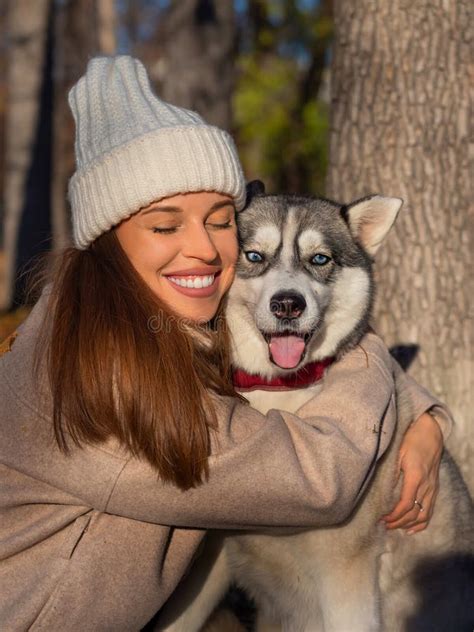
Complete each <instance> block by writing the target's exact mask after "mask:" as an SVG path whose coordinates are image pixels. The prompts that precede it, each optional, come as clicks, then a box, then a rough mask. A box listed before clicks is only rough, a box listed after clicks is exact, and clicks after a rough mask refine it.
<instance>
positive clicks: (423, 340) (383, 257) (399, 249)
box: [327, 0, 474, 490]
mask: <svg viewBox="0 0 474 632" xmlns="http://www.w3.org/2000/svg"><path fill="white" fill-rule="evenodd" d="M473 8H474V5H473V3H472V0H432V1H431V2H407V1H406V0H393V2H373V1H371V0H358V2H352V1H351V0H338V1H337V2H336V7H335V25H336V37H335V47H334V58H333V68H332V79H331V80H332V123H331V132H330V162H329V172H328V185H327V194H328V195H329V196H331V197H334V198H336V199H341V200H343V201H349V200H352V199H354V198H356V197H359V196H363V195H366V194H368V193H373V192H381V193H384V194H387V195H394V196H399V197H402V198H403V199H404V201H405V205H404V208H403V209H402V212H401V214H400V217H399V219H398V221H397V225H396V228H395V230H394V233H393V234H392V235H391V236H390V238H389V240H388V242H387V244H386V245H384V246H383V247H382V249H381V254H380V258H379V261H378V264H377V276H378V287H379V290H378V300H377V305H376V323H377V328H378V330H379V331H380V332H381V334H382V335H383V337H384V339H385V340H386V342H387V343H388V344H389V345H392V344H407V343H408V344H416V345H419V353H418V356H417V358H416V361H415V364H414V366H413V374H414V376H415V377H416V378H417V379H418V381H419V382H421V383H422V384H423V385H425V386H426V387H428V388H430V389H431V390H432V392H433V393H435V394H436V395H437V396H438V397H440V398H441V399H442V400H443V401H445V402H446V403H447V404H448V406H449V407H450V408H451V410H452V411H453V413H454V416H455V419H456V424H457V427H456V429H455V432H454V434H453V438H452V440H451V441H450V442H449V445H450V446H451V447H452V448H454V452H455V454H456V456H457V458H458V460H459V459H460V464H461V467H462V469H463V472H464V475H465V476H466V478H468V481H469V484H470V487H471V490H474V472H473V469H472V456H473V430H472V428H473V425H472V423H473V412H472V411H473V410H474V400H473V397H474V383H473V379H474V370H473V368H474V367H473V357H472V342H473V341H472V333H473V331H474V328H473V322H472V297H473V296H474V285H473V278H472V253H473V250H474V243H473V241H474V240H473V228H474V222H473V217H474V205H473V200H474V192H473V187H472V174H473V173H474V169H473V163H472V138H473V118H472V106H473V91H472V86H473V85H474V76H473V64H472V50H473V49H472V43H473V41H474V15H473ZM470 108H471V114H470V111H469V110H470ZM469 139H470V140H469ZM469 142H471V144H469ZM470 150H471V154H470V153H469V151H470Z"/></svg>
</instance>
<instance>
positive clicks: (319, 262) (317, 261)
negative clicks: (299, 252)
mask: <svg viewBox="0 0 474 632" xmlns="http://www.w3.org/2000/svg"><path fill="white" fill-rule="evenodd" d="M330 261H331V257H328V255H323V254H322V253H321V252H318V253H317V254H315V255H314V257H313V258H312V259H311V263H314V265H316V266H325V265H326V264H327V263H329V262H330Z"/></svg>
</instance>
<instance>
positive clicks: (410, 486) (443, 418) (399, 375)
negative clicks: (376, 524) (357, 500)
mask: <svg viewBox="0 0 474 632" xmlns="http://www.w3.org/2000/svg"><path fill="white" fill-rule="evenodd" d="M394 373H395V376H396V385H397V389H398V390H401V391H404V397H408V398H409V400H410V402H411V404H412V408H413V410H414V414H413V419H414V420H413V422H412V423H411V425H410V426H409V428H408V430H407V431H406V433H405V436H404V438H403V442H402V444H401V446H400V453H399V459H398V463H399V469H398V475H399V476H400V474H401V473H403V485H402V491H401V495H400V499H399V501H398V502H397V504H396V505H395V507H394V508H393V509H392V511H391V512H390V513H389V514H387V515H385V516H383V520H384V521H385V525H386V527H387V529H397V528H403V529H407V530H408V533H409V534H412V533H416V532H418V531H423V530H424V529H426V527H427V526H428V524H429V521H430V519H431V516H432V515H433V510H434V505H435V501H436V496H437V494H438V488H439V466H440V463H441V456H442V453H443V438H444V439H446V438H447V437H448V436H449V434H450V432H451V430H452V426H453V419H452V416H451V413H450V412H449V410H448V409H447V408H446V407H445V406H444V405H443V404H442V403H441V402H439V401H438V400H437V399H435V398H434V397H433V396H432V395H430V393H429V392H428V391H427V390H426V389H424V388H423V387H422V386H420V385H419V384H417V383H416V382H415V380H414V379H413V378H411V377H410V376H408V375H406V373H404V371H403V370H402V369H401V367H400V366H399V365H398V363H397V362H395V361H394ZM415 500H416V501H417V502H416V503H415Z"/></svg>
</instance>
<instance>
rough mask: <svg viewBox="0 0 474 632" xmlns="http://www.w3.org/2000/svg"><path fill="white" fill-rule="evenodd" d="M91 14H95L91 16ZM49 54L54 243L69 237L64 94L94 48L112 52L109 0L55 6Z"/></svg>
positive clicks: (70, 154) (69, 161)
mask: <svg viewBox="0 0 474 632" xmlns="http://www.w3.org/2000/svg"><path fill="white" fill-rule="evenodd" d="M91 15H92V16H95V18H96V19H92V20H91ZM55 31H56V55H55V58H54V75H55V97H54V151H53V155H54V159H53V179H52V209H51V211H52V224H53V248H54V250H58V249H61V248H63V247H65V246H67V245H70V243H71V218H70V210H69V206H68V204H67V184H68V181H69V178H70V177H71V175H72V174H73V172H74V160H75V159H74V121H73V117H72V114H71V112H70V110H69V106H68V102H67V95H68V92H69V90H70V89H71V88H72V86H73V85H74V84H75V83H76V81H77V80H78V79H79V78H80V77H81V76H82V75H83V74H84V72H85V71H86V67H87V61H88V59H89V58H90V57H92V56H93V55H94V54H98V53H102V54H107V55H111V54H114V52H115V48H116V12H115V7H114V4H113V1H112V0H99V1H98V2H96V1H95V0H72V1H71V0H69V1H68V2H63V3H61V4H60V5H58V6H57V7H56V14H55Z"/></svg>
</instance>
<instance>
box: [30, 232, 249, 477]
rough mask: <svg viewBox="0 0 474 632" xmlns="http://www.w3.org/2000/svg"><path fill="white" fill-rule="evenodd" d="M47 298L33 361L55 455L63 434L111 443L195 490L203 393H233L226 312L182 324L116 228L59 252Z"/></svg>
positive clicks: (207, 408)
mask: <svg viewBox="0 0 474 632" xmlns="http://www.w3.org/2000/svg"><path fill="white" fill-rule="evenodd" d="M49 300H50V304H49V307H48V317H47V318H48V321H49V326H48V328H47V329H48V333H47V337H46V335H45V336H44V337H43V340H42V342H41V341H40V344H39V346H38V349H37V354H38V355H37V358H39V357H40V356H41V355H42V356H43V358H45V359H46V362H47V369H48V376H49V382H50V386H51V391H52V398H53V424H54V432H55V436H56V440H57V442H58V445H59V446H60V448H61V449H62V450H64V451H65V452H68V450H69V449H70V448H69V445H68V439H67V435H69V436H70V438H71V440H72V441H73V442H74V443H75V444H76V445H79V446H80V445H82V444H84V443H99V442H102V441H104V440H106V439H107V438H108V437H111V436H115V437H116V438H118V439H119V441H120V442H121V443H122V444H123V445H124V446H125V447H126V448H128V450H129V451H130V452H131V453H132V454H133V455H135V456H139V457H141V458H144V459H146V460H147V461H148V462H149V463H150V464H151V465H152V466H153V467H154V468H156V470H157V472H158V474H159V476H160V477H161V479H162V480H164V481H169V482H173V483H175V484H176V485H178V486H179V487H180V488H181V489H188V488H190V487H193V486H196V485H198V484H200V483H202V482H203V480H205V479H206V478H207V476H208V456H209V453H210V440H211V437H210V432H211V430H212V429H213V428H215V427H216V417H215V412H214V408H213V405H212V401H211V397H210V392H211V391H214V392H215V393H218V394H220V395H228V396H235V395H236V393H235V391H234V388H233V386H232V381H231V365H230V357H229V340H228V333H227V329H226V327H225V319H224V316H223V307H222V306H221V308H220V309H219V312H218V313H217V314H216V317H215V318H214V319H213V321H212V322H211V323H210V324H208V325H207V327H206V328H205V330H203V328H202V327H201V328H197V327H196V326H194V331H193V325H192V324H185V325H184V326H183V321H182V320H180V319H179V318H178V317H177V316H176V315H174V314H173V313H172V312H171V311H170V310H169V308H167V307H166V306H165V305H164V304H162V303H161V302H160V301H159V300H158V298H157V297H156V296H155V295H154V294H153V292H152V291H151V290H150V289H149V288H148V286H147V285H146V283H145V282H144V281H143V280H142V279H141V277H140V276H139V274H138V273H137V272H136V271H135V269H134V268H133V266H132V264H131V263H130V261H129V260H128V258H127V256H126V254H125V252H124V251H123V249H122V247H121V246H120V243H119V241H118V239H117V237H116V235H115V232H114V231H113V230H112V231H109V232H108V233H105V234H103V235H101V236H100V237H99V238H98V239H96V240H95V241H94V242H93V243H92V244H91V246H90V247H89V248H88V249H87V250H77V249H75V248H68V249H66V250H65V251H64V253H63V254H62V256H61V258H60V260H59V264H57V265H56V270H55V271H54V273H53V282H52V291H51V295H50V299H49ZM200 339H201V340H200ZM202 339H204V342H205V344H203V341H202ZM46 341H47V344H46Z"/></svg>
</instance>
